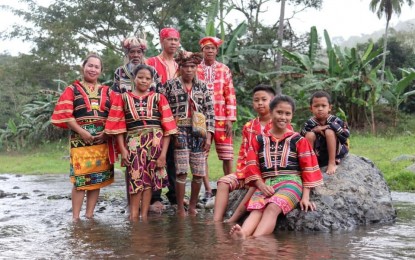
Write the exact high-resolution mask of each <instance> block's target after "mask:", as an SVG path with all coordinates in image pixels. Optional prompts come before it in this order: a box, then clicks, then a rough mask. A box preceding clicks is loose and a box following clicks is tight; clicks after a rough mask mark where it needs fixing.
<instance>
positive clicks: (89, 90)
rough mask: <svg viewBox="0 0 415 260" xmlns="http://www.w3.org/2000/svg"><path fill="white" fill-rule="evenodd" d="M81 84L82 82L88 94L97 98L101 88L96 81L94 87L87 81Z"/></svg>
mask: <svg viewBox="0 0 415 260" xmlns="http://www.w3.org/2000/svg"><path fill="white" fill-rule="evenodd" d="M81 84H82V86H84V88H85V91H86V92H87V94H88V96H89V97H90V98H97V97H98V89H99V86H98V83H94V84H93V85H92V87H91V84H88V83H87V82H85V81H82V82H81Z"/></svg>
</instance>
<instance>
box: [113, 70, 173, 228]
mask: <svg viewBox="0 0 415 260" xmlns="http://www.w3.org/2000/svg"><path fill="white" fill-rule="evenodd" d="M153 71H154V70H152V68H151V67H149V66H147V65H139V66H137V67H136V68H135V69H134V71H133V75H134V83H135V89H134V90H133V91H132V92H126V93H123V94H122V95H119V98H118V102H117V104H114V105H113V106H112V107H111V111H110V116H109V119H108V121H109V124H108V126H107V128H106V132H107V133H108V134H117V144H118V146H119V149H120V152H121V157H122V163H123V164H124V165H126V166H127V173H128V174H129V178H128V179H129V183H128V185H129V193H130V220H133V221H136V220H138V217H139V209H140V203H141V217H142V219H143V220H145V219H147V214H148V209H149V207H150V200H151V193H152V190H159V189H162V188H163V187H165V186H166V185H167V174H166V171H165V168H164V167H165V165H166V152H167V148H168V146H169V142H170V135H172V134H175V133H176V132H177V127H176V123H175V121H174V118H173V116H172V113H171V110H170V107H169V103H168V101H167V99H166V98H165V97H164V96H163V95H161V94H158V93H154V92H153V91H148V90H149V88H150V86H151V84H152V79H153V76H154V75H153ZM125 132H126V135H125V136H124V134H123V133H125ZM124 141H125V143H124ZM125 144H127V147H126V145H125Z"/></svg>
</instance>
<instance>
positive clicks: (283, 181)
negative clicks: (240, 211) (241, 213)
mask: <svg viewBox="0 0 415 260" xmlns="http://www.w3.org/2000/svg"><path fill="white" fill-rule="evenodd" d="M265 184H267V185H269V186H272V187H273V188H274V191H275V193H274V195H272V196H271V197H266V196H264V195H263V194H262V192H261V191H260V190H259V189H257V190H256V191H255V193H254V194H253V195H252V197H251V199H250V200H249V202H248V204H247V210H248V211H252V210H263V209H265V207H266V206H267V204H268V203H274V204H276V205H277V206H278V207H280V208H281V210H282V212H283V214H284V215H285V214H287V213H288V212H290V211H291V210H293V209H294V208H295V207H296V206H297V204H298V203H299V202H300V200H301V196H302V194H303V193H302V190H303V183H302V181H301V177H300V176H298V175H279V176H275V177H271V178H267V179H266V180H265Z"/></svg>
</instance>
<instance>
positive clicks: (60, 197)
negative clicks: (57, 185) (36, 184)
mask: <svg viewBox="0 0 415 260" xmlns="http://www.w3.org/2000/svg"><path fill="white" fill-rule="evenodd" d="M64 198H65V196H62V195H51V196H48V200H61V199H64Z"/></svg>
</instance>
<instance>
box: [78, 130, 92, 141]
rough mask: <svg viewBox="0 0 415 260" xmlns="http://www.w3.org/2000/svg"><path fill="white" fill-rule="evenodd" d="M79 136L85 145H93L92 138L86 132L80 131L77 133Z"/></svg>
mask: <svg viewBox="0 0 415 260" xmlns="http://www.w3.org/2000/svg"><path fill="white" fill-rule="evenodd" d="M79 135H80V136H81V138H82V140H84V142H85V143H86V144H93V143H94V137H93V136H92V135H91V133H89V132H88V131H87V130H85V129H82V131H81V133H79Z"/></svg>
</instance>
